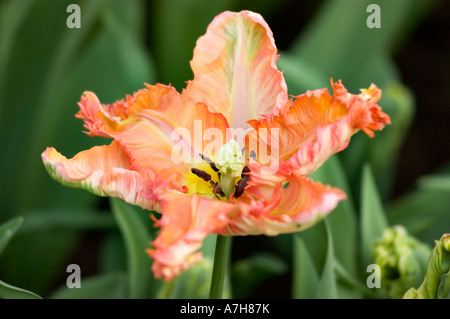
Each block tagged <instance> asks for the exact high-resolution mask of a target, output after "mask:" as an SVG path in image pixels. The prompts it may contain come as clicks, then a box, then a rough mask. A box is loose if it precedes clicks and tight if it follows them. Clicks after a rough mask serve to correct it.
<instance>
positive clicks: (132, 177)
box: [42, 142, 156, 209]
mask: <svg viewBox="0 0 450 319" xmlns="http://www.w3.org/2000/svg"><path fill="white" fill-rule="evenodd" d="M42 160H43V161H44V165H45V167H46V169H47V171H48V173H49V174H50V176H51V177H52V178H54V179H55V180H57V181H59V182H60V183H61V184H63V185H65V186H70V187H75V188H83V189H86V190H88V191H90V192H92V193H94V194H96V195H100V196H111V197H119V198H122V199H123V200H124V201H126V202H128V203H130V204H133V205H138V206H141V207H143V208H147V209H154V208H155V206H156V203H155V202H154V201H152V200H151V199H150V197H149V191H150V190H149V187H148V185H147V184H146V183H145V181H144V179H143V178H142V176H141V175H140V174H139V173H138V172H136V171H133V170H130V158H129V157H128V156H127V154H126V153H125V152H124V151H123V150H122V149H121V147H120V146H119V145H118V143H116V142H112V143H111V145H105V146H94V147H93V148H91V149H89V150H87V151H83V152H80V153H78V154H77V155H75V156H74V157H73V158H72V159H67V158H66V157H65V156H63V155H61V154H60V153H59V152H58V151H56V150H55V149H54V148H53V147H48V148H47V149H46V150H45V151H44V152H43V153H42Z"/></svg>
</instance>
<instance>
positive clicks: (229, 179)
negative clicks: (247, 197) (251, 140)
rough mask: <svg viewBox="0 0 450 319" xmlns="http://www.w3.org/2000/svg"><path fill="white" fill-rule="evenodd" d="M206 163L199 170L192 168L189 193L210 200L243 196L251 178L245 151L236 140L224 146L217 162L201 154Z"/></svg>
mask: <svg viewBox="0 0 450 319" xmlns="http://www.w3.org/2000/svg"><path fill="white" fill-rule="evenodd" d="M200 156H201V157H202V159H203V160H204V161H205V162H206V163H203V164H202V165H200V166H199V167H198V168H197V167H196V168H192V169H191V172H192V175H191V177H190V178H188V183H187V188H188V192H189V193H197V194H199V195H202V196H206V197H208V198H214V197H215V198H217V199H219V200H227V199H228V198H229V197H230V195H231V194H232V193H233V192H235V193H234V197H236V198H237V197H239V196H241V195H242V194H243V192H244V189H245V187H246V186H247V182H248V180H249V178H250V176H249V175H248V173H249V172H250V170H249V169H248V167H247V166H246V161H245V157H244V152H243V150H242V149H241V148H240V147H239V144H238V143H237V142H236V141H235V140H231V141H230V142H228V143H226V144H225V145H223V146H222V147H221V148H220V150H219V155H218V157H217V159H216V161H215V162H213V161H212V160H211V159H210V158H208V157H206V156H204V155H202V154H200Z"/></svg>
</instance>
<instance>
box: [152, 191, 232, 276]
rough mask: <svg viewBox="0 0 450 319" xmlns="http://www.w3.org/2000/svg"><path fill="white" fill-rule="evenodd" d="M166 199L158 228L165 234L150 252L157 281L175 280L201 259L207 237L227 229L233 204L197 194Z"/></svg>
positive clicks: (171, 196)
mask: <svg viewBox="0 0 450 319" xmlns="http://www.w3.org/2000/svg"><path fill="white" fill-rule="evenodd" d="M163 197H164V198H163V200H162V209H161V214H162V217H161V219H160V220H159V221H158V222H157V223H156V224H155V226H159V227H161V232H160V234H159V236H158V237H157V238H156V240H155V241H154V242H153V243H152V244H153V246H154V249H149V250H148V253H149V254H150V255H151V256H152V257H153V259H154V263H153V266H152V270H153V272H154V275H155V277H156V278H164V279H165V280H171V279H172V278H173V277H174V276H176V275H177V274H178V273H179V272H181V271H184V270H187V269H188V268H189V267H191V266H192V265H194V264H195V263H196V262H197V261H199V260H200V259H201V256H202V255H201V252H199V251H198V250H199V249H200V248H201V246H202V244H203V241H204V240H205V238H206V237H207V236H208V235H209V234H211V233H217V232H219V231H220V230H221V229H223V228H224V227H225V226H226V223H227V219H228V215H230V214H231V213H233V211H235V210H236V207H235V206H234V205H232V204H229V203H226V202H221V201H217V200H210V199H208V198H204V197H200V196H197V195H186V194H181V193H178V192H173V191H172V192H167V193H165V194H164V196H163Z"/></svg>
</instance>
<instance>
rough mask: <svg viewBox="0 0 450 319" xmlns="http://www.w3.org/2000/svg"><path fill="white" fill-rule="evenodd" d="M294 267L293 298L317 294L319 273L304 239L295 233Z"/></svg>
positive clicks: (308, 297) (304, 297) (311, 296)
mask: <svg viewBox="0 0 450 319" xmlns="http://www.w3.org/2000/svg"><path fill="white" fill-rule="evenodd" d="M293 239H294V251H293V255H294V262H293V269H292V276H293V279H292V298H301V299H312V298H314V297H315V296H316V294H317V287H318V284H319V275H318V274H317V270H316V268H315V266H314V262H313V260H312V258H311V255H310V254H309V251H308V249H307V248H306V245H305V243H304V241H303V239H302V238H301V237H300V236H299V235H298V234H295V235H294V236H293Z"/></svg>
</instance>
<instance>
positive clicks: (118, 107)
mask: <svg viewBox="0 0 450 319" xmlns="http://www.w3.org/2000/svg"><path fill="white" fill-rule="evenodd" d="M133 101H134V96H131V95H127V96H126V98H125V99H122V100H119V101H117V102H115V103H113V104H112V105H110V104H101V103H100V101H99V99H98V97H97V95H95V93H93V92H89V91H86V92H84V93H83V95H82V96H81V99H80V102H78V106H79V107H80V111H78V113H77V114H76V115H75V117H77V118H79V119H82V120H83V121H84V127H85V128H86V129H87V131H86V132H85V133H86V134H88V135H89V136H101V137H109V136H108V134H106V133H105V132H104V126H105V118H106V119H108V120H109V121H115V122H120V121H122V120H124V119H126V118H128V116H129V115H130V110H129V106H130V105H132V104H133ZM131 114H132V113H131Z"/></svg>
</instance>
